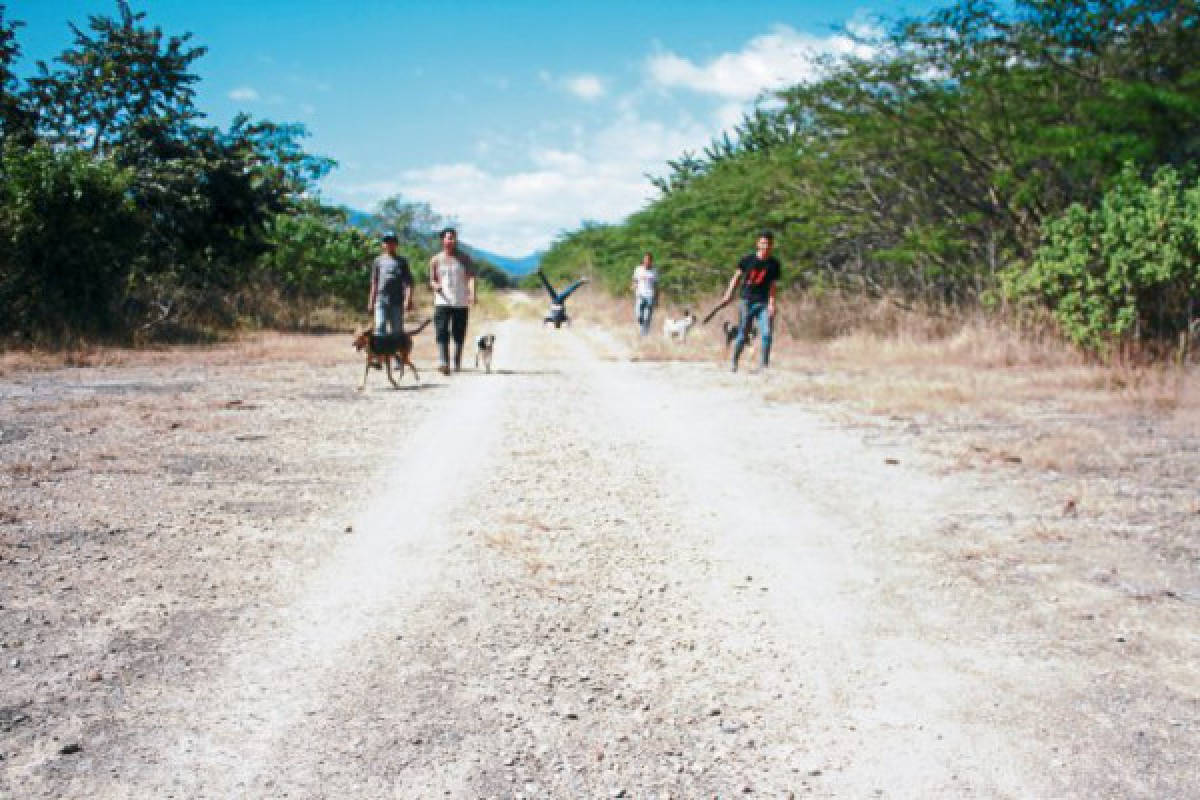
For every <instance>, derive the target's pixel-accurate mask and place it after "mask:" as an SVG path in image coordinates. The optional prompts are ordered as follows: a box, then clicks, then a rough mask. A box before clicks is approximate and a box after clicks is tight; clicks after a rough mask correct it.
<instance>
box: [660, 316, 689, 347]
mask: <svg viewBox="0 0 1200 800" xmlns="http://www.w3.org/2000/svg"><path fill="white" fill-rule="evenodd" d="M695 324H696V315H695V314H693V313H692V312H691V311H688V310H687V309H684V312H683V316H682V317H680V318H679V319H667V320H663V336H665V337H667V338H668V339H671V340H673V341H678V342H685V341H687V335H688V331H690V330H691V329H692V326H693V325H695Z"/></svg>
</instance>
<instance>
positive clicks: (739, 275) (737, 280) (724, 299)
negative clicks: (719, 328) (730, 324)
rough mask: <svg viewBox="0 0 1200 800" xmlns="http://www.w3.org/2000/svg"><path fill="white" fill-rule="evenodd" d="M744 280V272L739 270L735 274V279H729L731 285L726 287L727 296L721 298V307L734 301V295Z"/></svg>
mask: <svg viewBox="0 0 1200 800" xmlns="http://www.w3.org/2000/svg"><path fill="white" fill-rule="evenodd" d="M741 280H742V271H741V269H738V270H737V271H736V272H734V273H733V277H732V278H730V279H729V285H728V286H726V287H725V294H723V295H722V296H721V305H726V304H727V303H728V302H729V301H730V300H732V299H733V293H734V292H735V291H737V287H738V284H739V283H740V282H741Z"/></svg>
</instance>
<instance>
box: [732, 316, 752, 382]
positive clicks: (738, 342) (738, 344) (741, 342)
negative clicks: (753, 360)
mask: <svg viewBox="0 0 1200 800" xmlns="http://www.w3.org/2000/svg"><path fill="white" fill-rule="evenodd" d="M750 310H751V309H750V304H749V303H747V302H746V301H745V300H743V301H742V302H741V305H740V306H739V308H738V331H737V337H736V338H735V339H734V340H733V359H732V361H731V362H730V364H729V368H730V370H731V371H733V372H737V368H738V359H739V358H741V357H742V348H744V347H745V346H746V321H747V320H748V319H750Z"/></svg>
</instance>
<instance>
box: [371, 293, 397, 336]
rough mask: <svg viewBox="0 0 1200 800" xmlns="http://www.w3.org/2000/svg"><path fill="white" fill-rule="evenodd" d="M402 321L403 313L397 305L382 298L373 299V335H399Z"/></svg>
mask: <svg viewBox="0 0 1200 800" xmlns="http://www.w3.org/2000/svg"><path fill="white" fill-rule="evenodd" d="M403 321H404V312H403V309H402V308H401V306H400V304H399V303H388V302H386V301H384V300H383V299H382V298H379V297H376V298H375V335H376V336H383V335H384V334H385V333H400V331H401V330H403V328H402V323H403Z"/></svg>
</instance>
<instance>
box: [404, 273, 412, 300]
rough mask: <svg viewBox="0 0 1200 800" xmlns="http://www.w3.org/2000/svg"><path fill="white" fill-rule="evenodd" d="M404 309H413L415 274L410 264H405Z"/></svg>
mask: <svg viewBox="0 0 1200 800" xmlns="http://www.w3.org/2000/svg"><path fill="white" fill-rule="evenodd" d="M404 310H405V311H412V310H413V276H412V270H410V269H409V268H408V264H405V265H404Z"/></svg>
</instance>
